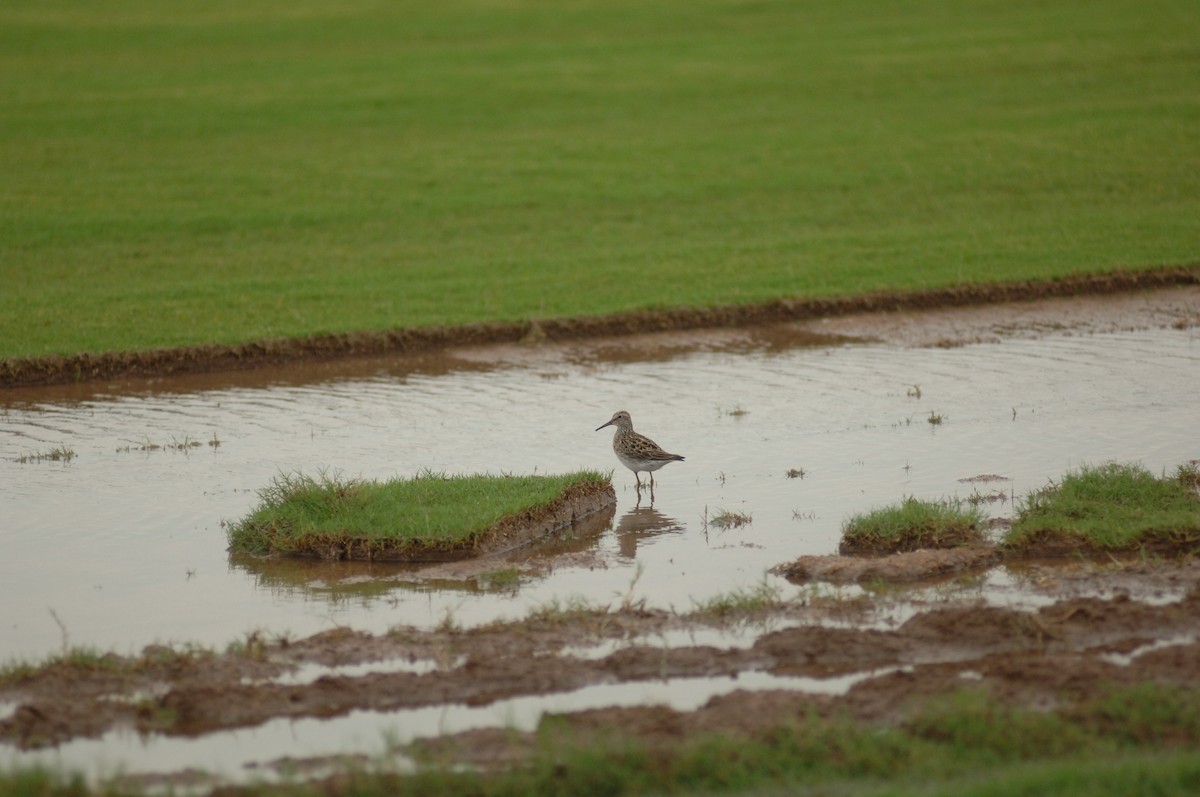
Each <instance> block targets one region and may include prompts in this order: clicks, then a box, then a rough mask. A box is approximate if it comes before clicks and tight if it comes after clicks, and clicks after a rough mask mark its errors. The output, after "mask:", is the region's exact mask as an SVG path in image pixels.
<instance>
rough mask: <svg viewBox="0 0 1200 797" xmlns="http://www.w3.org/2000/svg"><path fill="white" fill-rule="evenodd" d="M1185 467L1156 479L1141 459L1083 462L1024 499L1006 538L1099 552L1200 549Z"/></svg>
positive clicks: (1014, 543)
mask: <svg viewBox="0 0 1200 797" xmlns="http://www.w3.org/2000/svg"><path fill="white" fill-rule="evenodd" d="M1189 478H1193V476H1192V472H1191V471H1190V470H1188V469H1187V468H1186V467H1184V468H1180V469H1179V471H1178V472H1177V474H1176V476H1175V477H1174V478H1167V477H1163V478H1157V477H1155V476H1154V475H1153V474H1152V473H1150V471H1148V470H1146V468H1144V467H1142V466H1141V465H1133V464H1118V463H1108V464H1105V465H1101V466H1099V467H1089V466H1085V467H1083V468H1081V469H1080V470H1078V471H1076V472H1073V473H1069V474H1067V475H1066V476H1065V477H1064V478H1063V480H1062V482H1061V483H1059V484H1051V485H1050V486H1048V487H1046V488H1044V489H1041V490H1036V491H1033V492H1031V493H1029V495H1028V496H1027V497H1026V499H1025V501H1024V503H1023V505H1022V506H1021V507H1020V509H1019V510H1018V513H1017V517H1016V519H1015V520H1014V522H1013V525H1012V528H1010V529H1009V531H1008V533H1007V534H1006V535H1005V540H1004V543H1005V545H1007V546H1008V547H1010V548H1013V549H1017V550H1022V549H1028V548H1030V547H1032V546H1037V545H1048V546H1057V547H1065V548H1068V549H1070V548H1075V549H1084V550H1094V551H1135V550H1139V549H1143V548H1149V549H1152V550H1155V551H1162V552H1187V551H1195V550H1197V549H1198V548H1200V500H1197V496H1196V495H1195V492H1194V491H1193V490H1192V489H1191V488H1190V487H1189V486H1187V480H1188V479H1189Z"/></svg>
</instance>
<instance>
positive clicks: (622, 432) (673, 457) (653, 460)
mask: <svg viewBox="0 0 1200 797" xmlns="http://www.w3.org/2000/svg"><path fill="white" fill-rule="evenodd" d="M605 426H615V427H617V432H616V434H614V435H613V453H615V454H616V455H617V459H619V460H621V464H622V465H624V466H625V467H627V468H629V469H630V470H631V471H633V478H634V479H635V480H636V481H637V486H638V490H639V491H640V490H641V489H642V480H641V478H640V477H639V476H638V472H639V471H646V472H647V473H649V474H650V492H651V494H653V492H654V471H656V470H658V469H659V468H661V467H662V466H663V465H666V464H667V463H669V462H683V457H681V456H679V455H678V454H670V453H668V452H666V451H663V450H662V448H661V447H660V446H659V445H658V443H656V442H654V441H653V440H651V439H650V438H649V437H646V436H645V435H642V434H638V433H637V432H635V431H633V419H632V418H630V417H629V413H628V412H626V411H625V410H618V411H617V412H616V413H614V414H613V416H612V420H610V421H609V422H608V423H604V424H601V425H600V426H597V427H596V431H597V432H598V431H600V430H601V429H603V428H604V427H605Z"/></svg>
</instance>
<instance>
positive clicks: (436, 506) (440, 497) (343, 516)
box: [228, 471, 609, 554]
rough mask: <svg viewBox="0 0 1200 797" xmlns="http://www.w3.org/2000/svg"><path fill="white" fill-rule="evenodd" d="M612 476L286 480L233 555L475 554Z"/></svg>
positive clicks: (234, 533)
mask: <svg viewBox="0 0 1200 797" xmlns="http://www.w3.org/2000/svg"><path fill="white" fill-rule="evenodd" d="M608 484H609V479H608V476H607V475H605V474H602V473H600V472H598V471H578V472H575V473H570V474H565V475H560V476H492V475H473V476H448V475H445V474H440V473H432V472H426V473H423V474H420V475H418V476H415V477H413V478H397V479H392V480H389V481H384V482H379V481H367V480H362V479H343V478H341V477H339V476H333V475H330V474H328V473H321V474H319V475H318V476H315V477H314V476H308V475H305V474H303V473H299V472H297V473H292V474H281V475H280V476H277V477H276V478H275V479H274V480H273V481H272V483H271V484H270V485H269V486H267V487H265V488H263V489H262V490H260V491H259V505H258V507H257V508H255V509H254V510H253V511H252V512H251V513H250V515H248V516H247V517H246V518H244V519H242V520H240V521H238V522H236V523H233V524H231V525H230V526H229V528H228V537H229V544H230V548H231V549H232V550H235V551H246V552H249V553H255V554H265V553H269V552H278V553H300V552H305V551H308V550H311V549H313V547H314V546H319V545H324V544H327V543H331V542H334V543H336V542H339V541H345V540H352V541H356V542H359V543H361V544H363V545H365V546H367V547H369V548H376V549H385V548H413V549H451V548H462V547H469V546H471V545H473V544H475V543H476V542H478V541H479V540H480V539H481V537H482V535H484V534H485V533H486V532H488V531H489V530H490V529H492V528H493V527H494V525H495V524H497V523H498V522H500V521H501V520H503V519H505V518H508V517H510V516H513V515H516V514H517V513H521V512H527V511H531V510H536V509H540V508H543V507H546V506H547V505H549V504H550V503H551V502H552V501H554V500H555V499H557V498H559V497H560V496H561V495H562V494H563V493H564V492H565V491H566V490H568V489H570V488H574V487H581V486H582V487H589V488H592V489H603V488H605V487H607V485H608Z"/></svg>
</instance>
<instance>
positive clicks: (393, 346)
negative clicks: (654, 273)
mask: <svg viewBox="0 0 1200 797" xmlns="http://www.w3.org/2000/svg"><path fill="white" fill-rule="evenodd" d="M1197 284H1200V264H1194V265H1190V266H1182V267H1172V268H1163V269H1155V270H1149V271H1116V272H1110V273H1104V274H1095V275H1080V276H1075V277H1067V278H1062V279H1055V280H1047V281H1025V282H1012V283H1001V284H985V285H964V286H959V287H952V288H943V289H937V290H927V291H913V292H908V293H876V294H868V295H864V296H855V297H843V298H823V299H804V298H792V299H778V300H774V301H770V302H763V303H759V304H746V305H730V306H724V307H713V308H676V309H670V310H655V311H640V312H630V313H618V314H614V315H607V316H584V317H579V318H550V319H535V320H532V321H520V322H506V323H488V324H469V325H465V326H457V327H428V328H419V329H394V330H388V331H384V332H364V333H346V334H336V335H317V336H313V337H308V338H297V339H273V340H260V341H251V342H248V343H243V344H237V345H208V346H189V347H179V348H168V349H154V350H149V351H140V352H104V353H94V354H76V355H71V356H49V357H27V358H11V359H6V360H0V388H5V387H17V386H34V385H54V384H69V383H79V382H87V381H93V380H101V379H119V378H129V377H149V376H154V377H158V376H168V375H180V374H190V373H210V372H219V371H233V370H244V369H253V368H257V367H261V366H267V365H280V364H285V363H296V362H302V361H306V360H313V361H318V360H327V359H332V358H343V357H357V356H364V355H380V354H390V353H417V352H429V351H437V350H441V349H446V348H450V347H461V346H481V345H490V344H502V343H506V344H512V343H521V342H527V343H531V344H536V343H542V342H546V341H552V342H563V341H571V340H580V339H586V338H596V337H606V336H623V335H634V334H642V333H649V332H667V331H686V330H697V329H703V328H728V327H742V326H749V325H761V324H772V323H780V322H791V321H805V320H813V319H819V318H838V317H844V316H850V315H856V314H863V313H891V312H901V311H905V312H912V311H921V310H931V309H939V308H954V307H970V306H978V305H995V304H1000V303H1007V302H1018V301H1029V300H1036V299H1047V298H1055V297H1079V296H1103V295H1110V294H1116V293H1127V292H1130V291H1141V290H1151V289H1162V288H1170V287H1179V286H1190V285H1197Z"/></svg>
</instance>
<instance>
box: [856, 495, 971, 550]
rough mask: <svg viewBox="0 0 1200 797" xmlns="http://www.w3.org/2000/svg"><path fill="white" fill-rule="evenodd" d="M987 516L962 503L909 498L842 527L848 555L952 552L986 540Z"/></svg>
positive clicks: (872, 511) (859, 515)
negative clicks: (983, 526)
mask: <svg viewBox="0 0 1200 797" xmlns="http://www.w3.org/2000/svg"><path fill="white" fill-rule="evenodd" d="M984 518H985V516H984V514H983V512H981V511H980V510H979V509H977V508H976V507H974V506H970V505H966V506H964V503H963V502H961V501H922V500H919V499H917V498H913V497H909V498H905V499H904V501H903V502H901V503H900V505H899V506H887V507H881V508H878V509H873V510H871V511H870V512H867V513H865V514H858V515H853V516H851V517H850V518H849V519H848V520H847V521H846V522H845V523H844V524H842V544H841V549H842V551H843V552H845V553H867V552H895V551H915V550H917V549H920V548H952V547H955V546H958V545H967V544H969V543H973V542H979V541H980V540H982V539H983V533H982V531H981V530H980V525H981V524H982V523H983V521H984Z"/></svg>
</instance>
